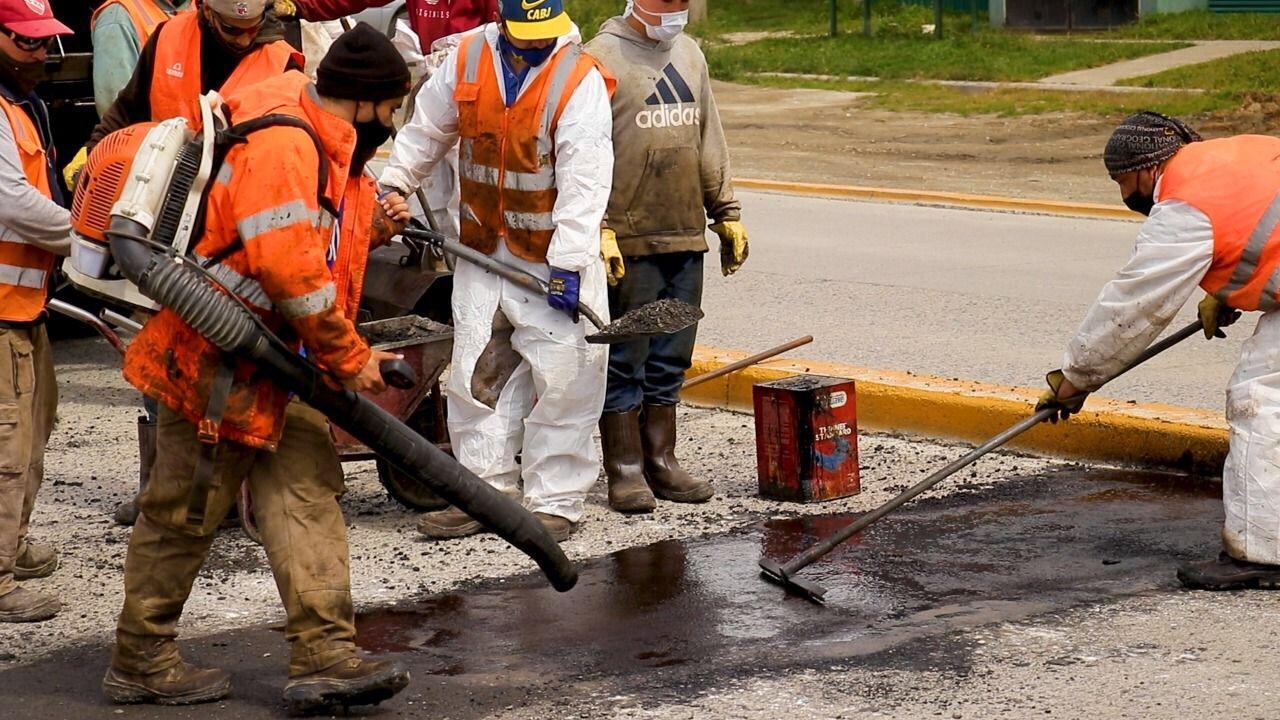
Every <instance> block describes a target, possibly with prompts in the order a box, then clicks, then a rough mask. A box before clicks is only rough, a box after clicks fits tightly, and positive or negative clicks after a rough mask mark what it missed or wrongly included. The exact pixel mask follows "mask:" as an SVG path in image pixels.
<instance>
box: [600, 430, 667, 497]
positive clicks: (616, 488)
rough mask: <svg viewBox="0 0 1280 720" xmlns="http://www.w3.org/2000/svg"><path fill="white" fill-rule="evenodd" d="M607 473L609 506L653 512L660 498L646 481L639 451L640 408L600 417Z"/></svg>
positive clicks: (602, 446) (601, 440) (605, 472)
mask: <svg viewBox="0 0 1280 720" xmlns="http://www.w3.org/2000/svg"><path fill="white" fill-rule="evenodd" d="M600 446H601V448H603V450H604V474H605V477H607V478H608V479H609V507H611V508H613V509H614V510H617V511H618V512H621V513H647V512H653V510H654V508H656V507H657V506H658V501H657V500H655V499H654V497H653V491H652V490H650V489H649V484H648V483H646V482H645V481H644V458H643V457H642V456H641V454H640V452H641V451H640V410H639V409H636V410H632V411H631V412H621V413H605V414H603V415H601V416H600Z"/></svg>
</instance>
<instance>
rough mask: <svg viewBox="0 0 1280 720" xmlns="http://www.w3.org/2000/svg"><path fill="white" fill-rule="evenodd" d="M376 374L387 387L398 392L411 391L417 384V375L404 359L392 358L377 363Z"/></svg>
mask: <svg viewBox="0 0 1280 720" xmlns="http://www.w3.org/2000/svg"><path fill="white" fill-rule="evenodd" d="M378 372H380V373H382V379H383V380H384V381H386V383H387V384H388V385H390V386H391V387H393V388H396V389H399V390H412V389H413V386H415V385H417V384H418V374H417V373H415V372H414V371H413V366H412V365H410V364H409V363H408V362H407V361H405V359H404V358H393V359H391V360H383V361H382V362H380V363H378Z"/></svg>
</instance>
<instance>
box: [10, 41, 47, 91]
mask: <svg viewBox="0 0 1280 720" xmlns="http://www.w3.org/2000/svg"><path fill="white" fill-rule="evenodd" d="M44 77H45V73H44V62H43V61H41V60H34V61H32V62H18V61H17V60H14V59H13V58H11V57H9V56H8V55H6V54H5V53H3V52H0V80H3V81H4V84H5V85H6V86H8V88H9V89H10V90H13V91H14V92H15V93H17V95H18V97H20V98H24V97H26V96H28V95H30V94H31V93H32V92H34V91H35V89H36V85H37V84H39V83H40V81H41V80H43V79H44Z"/></svg>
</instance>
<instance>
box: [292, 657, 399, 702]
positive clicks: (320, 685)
mask: <svg viewBox="0 0 1280 720" xmlns="http://www.w3.org/2000/svg"><path fill="white" fill-rule="evenodd" d="M408 685H409V671H408V670H406V669H405V668H404V666H402V665H401V664H400V663H398V662H392V661H382V660H366V659H364V658H360V657H353V658H348V659H346V660H343V661H342V662H340V663H338V664H337V665H334V666H332V667H328V668H325V669H324V670H321V671H319V672H313V673H311V674H309V675H301V676H299V677H296V678H293V679H291V680H289V684H287V685H285V686H284V702H285V704H286V705H288V706H289V714H290V715H294V716H297V715H314V714H317V713H321V712H332V711H333V710H336V709H338V708H349V707H352V706H355V705H377V704H378V703H380V702H382V701H383V700H390V699H391V698H392V696H394V695H395V694H396V693H398V692H400V691H401V690H403V689H405V687H407V686H408Z"/></svg>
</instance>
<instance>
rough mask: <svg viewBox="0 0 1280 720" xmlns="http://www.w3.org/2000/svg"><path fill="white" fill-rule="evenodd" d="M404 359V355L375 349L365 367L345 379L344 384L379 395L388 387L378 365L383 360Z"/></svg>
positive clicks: (347, 387) (354, 389)
mask: <svg viewBox="0 0 1280 720" xmlns="http://www.w3.org/2000/svg"><path fill="white" fill-rule="evenodd" d="M403 359H404V356H403V355H397V354H395V353H393V352H386V351H383V350H374V351H373V353H372V354H371V355H369V362H367V363H365V364H364V369H362V370H361V371H360V374H359V375H356V376H355V377H350V378H347V379H345V380H343V381H342V386H343V387H345V388H346V389H348V390H351V391H353V392H358V393H370V394H373V395H377V394H378V393H380V392H383V391H384V390H386V389H387V383H386V381H385V380H383V379H382V371H381V370H380V369H379V367H378V366H379V365H380V364H381V363H382V361H383V360H403Z"/></svg>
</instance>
